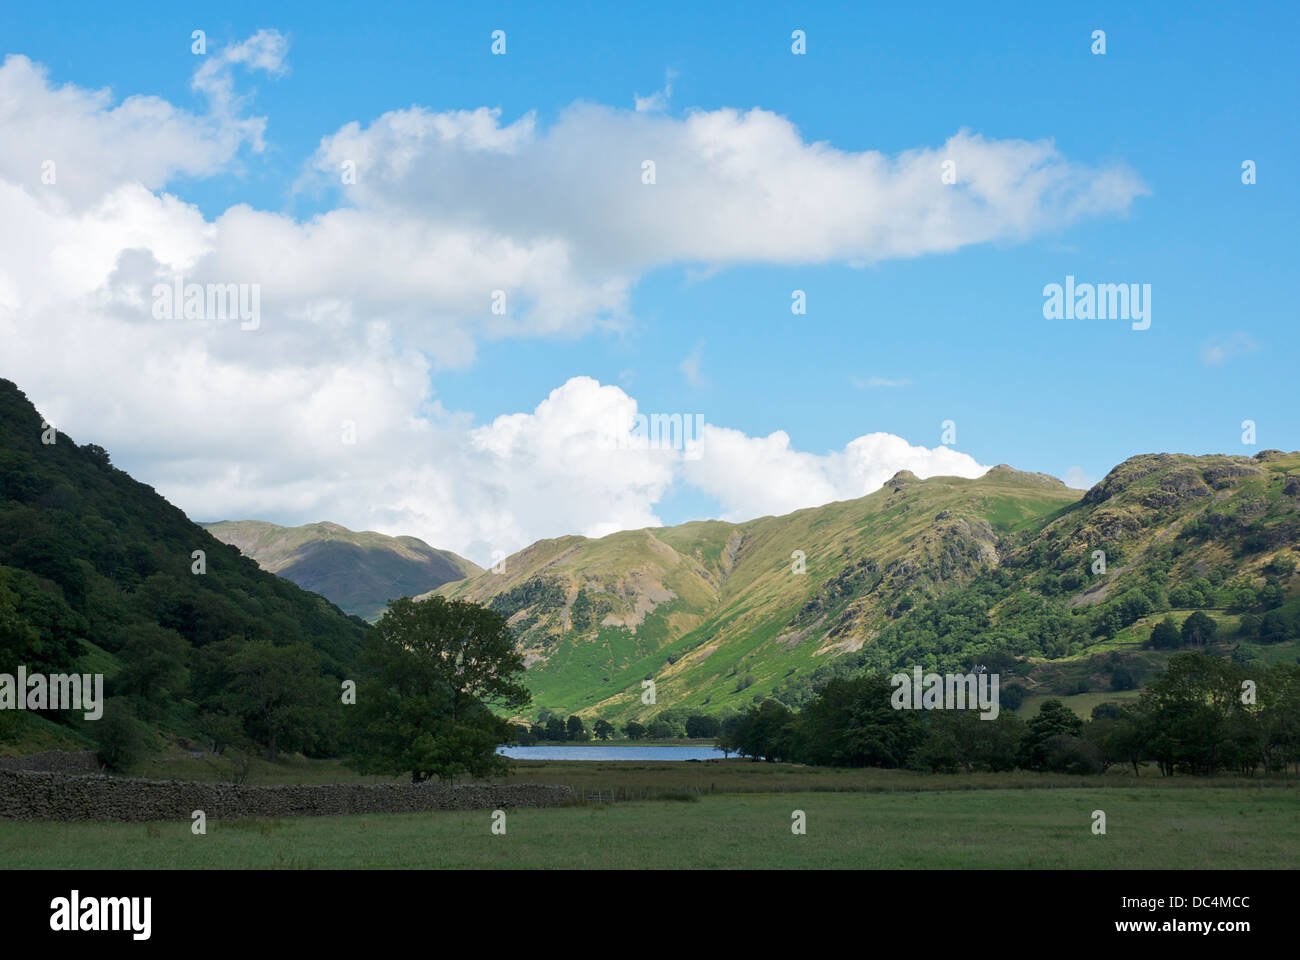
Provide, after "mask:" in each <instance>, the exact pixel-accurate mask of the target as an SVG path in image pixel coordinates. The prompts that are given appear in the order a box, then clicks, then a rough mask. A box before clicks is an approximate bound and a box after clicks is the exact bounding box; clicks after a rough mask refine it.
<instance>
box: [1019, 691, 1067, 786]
mask: <svg viewBox="0 0 1300 960" xmlns="http://www.w3.org/2000/svg"><path fill="white" fill-rule="evenodd" d="M1061 735H1065V736H1068V737H1075V738H1078V737H1081V736H1082V735H1083V721H1082V720H1081V719H1079V717H1078V716H1076V715H1075V714H1074V712H1073V711H1072V710H1070V708H1069V707H1067V706H1066V705H1065V704H1063V703H1061V701H1060V700H1048V701H1047V702H1046V703H1044V704H1043V705H1042V706H1041V707H1039V709H1038V714H1037V716H1035V717H1034V718H1033V719H1032V720H1030V721H1029V726H1028V729H1026V730H1025V735H1024V738H1023V739H1022V740H1021V742H1020V757H1019V760H1018V762H1017V765H1018V766H1021V767H1023V768H1025V769H1026V770H1043V769H1045V768H1047V767H1048V764H1049V759H1050V757H1051V755H1052V754H1054V753H1056V752H1057V751H1058V749H1059V743H1051V742H1050V741H1052V739H1053V738H1054V737H1057V736H1061Z"/></svg>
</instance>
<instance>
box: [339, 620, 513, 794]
mask: <svg viewBox="0 0 1300 960" xmlns="http://www.w3.org/2000/svg"><path fill="white" fill-rule="evenodd" d="M362 660H363V663H364V665H365V666H366V667H367V668H369V670H370V676H369V678H368V679H367V680H366V682H365V683H364V685H363V686H362V688H361V689H360V690H359V691H358V696H357V707H356V709H357V710H358V711H359V712H360V713H361V720H362V724H363V729H364V736H362V737H361V738H360V739H359V741H358V742H359V743H360V744H363V745H364V746H363V748H362V751H363V752H361V753H360V755H358V756H355V757H353V758H352V763H353V765H354V766H355V767H356V768H357V769H358V770H360V771H361V772H367V773H368V772H393V773H395V772H398V771H410V773H411V779H412V780H413V781H415V782H417V783H418V782H420V781H423V780H427V779H429V778H430V777H435V776H436V777H438V778H439V779H447V780H454V779H455V778H456V777H457V776H460V775H462V774H468V775H470V776H476V777H477V776H487V775H489V774H493V773H497V772H500V771H502V770H504V769H506V767H507V764H508V761H507V759H506V758H505V757H503V756H501V755H500V754H498V753H497V752H496V749H497V747H498V746H499V745H500V744H502V743H504V742H505V741H506V740H507V739H508V738H509V736H510V730H509V723H508V722H507V721H506V720H504V719H502V718H501V717H498V716H496V715H495V714H493V712H492V708H493V707H502V708H511V709H518V708H520V707H523V706H526V705H527V704H528V702H529V700H530V699H531V697H530V696H529V693H528V691H527V690H526V689H525V688H524V686H523V684H522V683H520V682H519V679H518V675H520V674H522V673H523V670H524V660H523V656H522V655H521V654H520V653H519V652H518V650H516V649H515V642H514V637H513V636H512V635H511V633H510V629H509V627H507V625H506V619H505V617H503V616H502V615H501V614H499V613H497V612H495V611H493V610H489V609H487V608H486V607H481V606H479V605H478V604H474V603H470V602H468V601H465V600H448V599H446V598H445V597H434V598H433V599H431V600H425V601H422V602H419V603H417V602H415V601H414V600H411V599H410V598H409V597H403V598H402V599H400V600H394V601H393V602H392V603H391V604H389V607H388V611H387V612H386V613H385V614H384V615H383V617H382V618H381V619H380V620H379V622H378V623H377V624H376V625H375V629H374V630H373V631H372V632H371V634H370V635H369V636H368V638H367V644H366V648H365V650H364V652H363V656H362Z"/></svg>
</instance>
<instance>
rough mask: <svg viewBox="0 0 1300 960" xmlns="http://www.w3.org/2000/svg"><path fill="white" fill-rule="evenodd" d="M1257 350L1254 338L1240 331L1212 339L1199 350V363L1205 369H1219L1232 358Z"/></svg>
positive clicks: (1257, 345) (1257, 346)
mask: <svg viewBox="0 0 1300 960" xmlns="http://www.w3.org/2000/svg"><path fill="white" fill-rule="evenodd" d="M1258 349H1259V344H1257V343H1256V342H1255V338H1254V337H1252V336H1251V335H1250V334H1248V333H1244V332H1242V331H1240V330H1238V331H1237V332H1235V333H1233V334H1231V335H1230V336H1227V337H1212V338H1210V340H1208V341H1207V342H1206V343H1205V345H1204V346H1203V347H1202V348H1201V362H1202V363H1204V364H1205V365H1206V366H1207V367H1221V366H1223V365H1224V364H1225V363H1227V362H1228V361H1229V360H1231V359H1233V358H1234V357H1241V356H1245V355H1246V354H1250V353H1254V352H1255V351H1256V350H1258Z"/></svg>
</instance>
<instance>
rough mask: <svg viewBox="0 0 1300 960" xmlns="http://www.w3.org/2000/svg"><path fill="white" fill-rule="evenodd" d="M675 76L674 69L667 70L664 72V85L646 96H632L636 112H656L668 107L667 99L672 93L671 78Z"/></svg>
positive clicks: (673, 78)
mask: <svg viewBox="0 0 1300 960" xmlns="http://www.w3.org/2000/svg"><path fill="white" fill-rule="evenodd" d="M676 78H677V71H676V70H667V71H665V72H664V87H663V89H662V90H657V91H655V92H654V93H652V94H650V96H648V97H643V96H641V95H640V94H637V95H636V96H634V97H633V98H632V100H633V103H634V104H635V105H636V112H637V113H656V112H658V111H660V110H667V109H668V101H669V99H671V97H672V95H673V80H675V79H676Z"/></svg>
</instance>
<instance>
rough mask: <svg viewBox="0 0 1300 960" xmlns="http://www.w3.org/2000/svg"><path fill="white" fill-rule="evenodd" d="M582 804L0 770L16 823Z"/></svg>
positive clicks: (439, 791)
mask: <svg viewBox="0 0 1300 960" xmlns="http://www.w3.org/2000/svg"><path fill="white" fill-rule="evenodd" d="M573 799H574V793H573V788H572V787H567V786H538V785H534V784H525V783H512V784H505V785H500V786H479V785H474V784H465V785H458V784H439V783H421V784H413V783H391V784H390V783H384V784H343V783H336V784H323V785H312V786H273V787H250V786H240V785H237V784H230V783H195V782H192V781H186V780H130V779H125V778H121V777H107V776H89V775H81V776H78V775H71V774H66V773H33V772H30V771H16V770H0V818H4V819H9V820H62V821H74V820H110V821H118V822H125V823H132V822H140V821H146V820H189V819H190V817H191V815H192V814H193V812H194V811H195V810H202V811H203V812H204V813H205V814H206V815H207V818H208V819H209V820H229V819H237V818H240V817H331V816H340V815H343V814H350V813H419V812H423V811H426V810H497V809H511V808H518V807H555V806H560V805H562V804H565V803H569V802H571V801H572V800H573Z"/></svg>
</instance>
